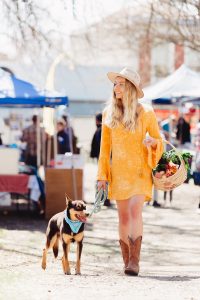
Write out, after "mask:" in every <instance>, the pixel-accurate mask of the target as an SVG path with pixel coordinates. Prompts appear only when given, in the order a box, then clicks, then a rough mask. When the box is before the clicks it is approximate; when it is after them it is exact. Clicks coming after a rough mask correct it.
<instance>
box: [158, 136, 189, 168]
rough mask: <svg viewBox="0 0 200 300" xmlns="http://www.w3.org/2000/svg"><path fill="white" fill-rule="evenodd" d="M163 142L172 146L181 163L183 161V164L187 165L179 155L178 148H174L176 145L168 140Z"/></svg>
mask: <svg viewBox="0 0 200 300" xmlns="http://www.w3.org/2000/svg"><path fill="white" fill-rule="evenodd" d="M162 141H163V142H164V143H165V144H168V145H170V146H171V147H172V149H174V151H175V152H176V154H177V156H178V157H179V159H180V161H181V162H182V163H183V164H185V162H184V160H183V158H182V156H181V155H180V154H179V153H178V151H177V149H176V147H174V145H172V144H171V143H170V142H169V141H167V140H165V139H162Z"/></svg>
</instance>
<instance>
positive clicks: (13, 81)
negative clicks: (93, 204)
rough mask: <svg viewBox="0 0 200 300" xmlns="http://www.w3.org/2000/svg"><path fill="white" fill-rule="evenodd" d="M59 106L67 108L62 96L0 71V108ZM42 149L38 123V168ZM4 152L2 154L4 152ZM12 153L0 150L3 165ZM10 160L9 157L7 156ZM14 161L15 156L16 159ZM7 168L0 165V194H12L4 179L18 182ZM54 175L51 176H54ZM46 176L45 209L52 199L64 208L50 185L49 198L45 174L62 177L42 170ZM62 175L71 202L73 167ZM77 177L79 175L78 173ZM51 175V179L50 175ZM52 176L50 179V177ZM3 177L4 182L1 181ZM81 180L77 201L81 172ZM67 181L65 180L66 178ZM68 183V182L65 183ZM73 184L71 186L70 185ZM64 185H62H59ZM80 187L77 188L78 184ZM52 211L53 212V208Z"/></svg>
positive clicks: (14, 172)
mask: <svg viewBox="0 0 200 300" xmlns="http://www.w3.org/2000/svg"><path fill="white" fill-rule="evenodd" d="M59 105H65V106H66V105H68V98H67V97H66V96H63V95H60V94H59V93H58V92H56V91H47V90H41V89H38V88H37V87H35V86H34V85H32V84H31V83H29V82H26V81H23V80H20V79H18V78H17V77H15V76H14V75H13V74H11V73H9V72H6V71H5V70H3V69H1V68H0V107H1V108H3V107H4V108H8V107H9V108H12V109H16V108H38V109H41V108H44V107H51V108H56V107H57V106H59ZM54 141H56V133H54ZM54 145H56V142H54ZM43 146H44V145H41V142H40V124H39V122H38V123H37V154H38V155H37V160H38V161H37V162H38V164H37V165H38V166H39V165H40V162H41V155H40V153H41V151H40V150H41V147H43ZM5 149H6V151H5ZM8 149H9V150H10V151H12V147H10V148H9V147H8V148H5V147H3V146H2V147H1V149H0V151H1V150H2V153H4V155H5V157H4V158H3V156H2V155H1V159H2V160H3V161H7V162H8V160H7V155H8V151H7V150H8ZM13 151H15V152H16V151H17V149H16V148H15V149H13ZM56 154H57V152H56V149H54V156H55V157H54V161H56ZM11 156H12V154H11ZM17 157H18V156H17ZM72 158H73V154H72ZM15 163H18V158H17V159H15ZM8 165H9V163H8V164H5V166H3V164H1V165H0V177H2V178H0V191H1V192H13V189H12V191H11V190H9V188H8V186H7V188H6V190H5V191H4V189H5V175H7V176H9V175H10V176H11V175H13V176H14V177H13V180H18V179H17V178H19V175H20V174H18V168H17V170H16V168H15V170H14V171H13V170H12V171H11V174H9V172H8V170H7V169H6V168H7V166H8ZM54 171H55V172H54ZM45 173H46V182H47V184H46V185H45V190H46V208H48V206H49V205H50V206H51V202H52V201H55V198H56V202H57V203H58V202H59V201H60V202H62V205H63V207H64V204H65V199H64V194H63V195H62V197H60V198H59V195H58V196H57V194H56V187H55V185H53V187H54V189H55V193H54V194H53V198H52V195H51V192H50V190H51V191H52V186H51V187H50V185H52V182H51V183H49V184H48V182H49V180H48V176H49V175H48V174H51V179H52V180H53V178H54V176H56V178H57V179H58V180H59V176H61V177H62V175H60V174H61V173H62V171H60V172H59V170H56V169H51V171H50V173H49V169H46V170H45ZM66 173H68V174H70V177H69V178H72V181H73V183H72V184H71V185H69V186H68V190H66V189H65V188H64V189H65V192H67V193H68V194H69V196H70V197H71V198H73V197H74V195H77V191H76V190H77V184H76V181H77V177H76V176H74V174H75V175H76V171H74V167H73V166H72V167H71V168H70V169H68V170H66ZM78 173H80V172H78ZM52 174H53V175H52ZM52 176H53V177H52ZM3 177H4V178H3ZM79 177H80V178H81V179H80V180H79V178H78V182H80V183H81V189H80V190H81V192H79V194H78V195H79V198H82V170H81V175H80V176H79ZM1 179H2V180H1ZM66 180H67V178H66ZM68 181H69V180H68ZM74 181H75V182H74ZM1 182H3V183H4V186H1ZM63 182H64V181H63ZM79 186H80V184H79ZM16 192H18V191H17V190H16ZM55 209H56V208H55ZM48 212H49V213H48V216H47V217H49V216H50V214H53V213H55V212H56V211H50V210H48Z"/></svg>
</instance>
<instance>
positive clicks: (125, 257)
mask: <svg viewBox="0 0 200 300" xmlns="http://www.w3.org/2000/svg"><path fill="white" fill-rule="evenodd" d="M119 243H120V246H121V251H122V257H123V261H124V269H126V268H127V266H128V262H129V247H128V245H127V244H126V243H125V242H124V241H122V240H119Z"/></svg>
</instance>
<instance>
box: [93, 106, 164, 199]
mask: <svg viewBox="0 0 200 300" xmlns="http://www.w3.org/2000/svg"><path fill="white" fill-rule="evenodd" d="M138 113H139V116H138V126H137V128H136V130H135V132H131V131H129V130H127V129H126V128H124V126H123V125H122V124H120V126H118V127H116V128H109V127H108V126H107V125H106V111H105V112H104V114H103V122H102V137H101V149H100V156H99V162H98V174H97V180H107V181H108V182H109V194H108V197H109V199H113V200H125V199H128V198H130V197H132V196H134V195H145V200H146V201H149V200H150V199H151V198H152V174H151V173H152V168H154V167H155V166H156V165H157V163H158V161H159V159H160V157H161V156H162V153H163V142H162V139H161V136H160V132H159V127H158V123H157V120H156V116H155V113H154V111H153V109H152V108H151V107H149V106H146V105H143V104H142V105H141V104H140V105H139V110H138ZM147 132H148V133H149V135H150V136H152V137H153V138H156V139H157V141H158V143H157V145H156V146H155V148H152V147H149V148H147V147H146V146H145V145H144V144H143V140H144V139H145V136H146V133H147ZM111 153H112V155H111ZM111 156H112V159H110V157H111Z"/></svg>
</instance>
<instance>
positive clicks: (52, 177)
mask: <svg viewBox="0 0 200 300" xmlns="http://www.w3.org/2000/svg"><path fill="white" fill-rule="evenodd" d="M73 177H74V178H75V184H76V191H77V198H78V199H83V170H81V169H50V168H47V169H46V174H45V189H46V205H45V218H46V219H49V218H51V217H52V216H53V215H54V214H56V213H58V212H60V211H63V210H64V209H65V207H66V204H65V193H66V194H67V195H68V196H69V197H70V199H72V200H75V195H74V189H73Z"/></svg>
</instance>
